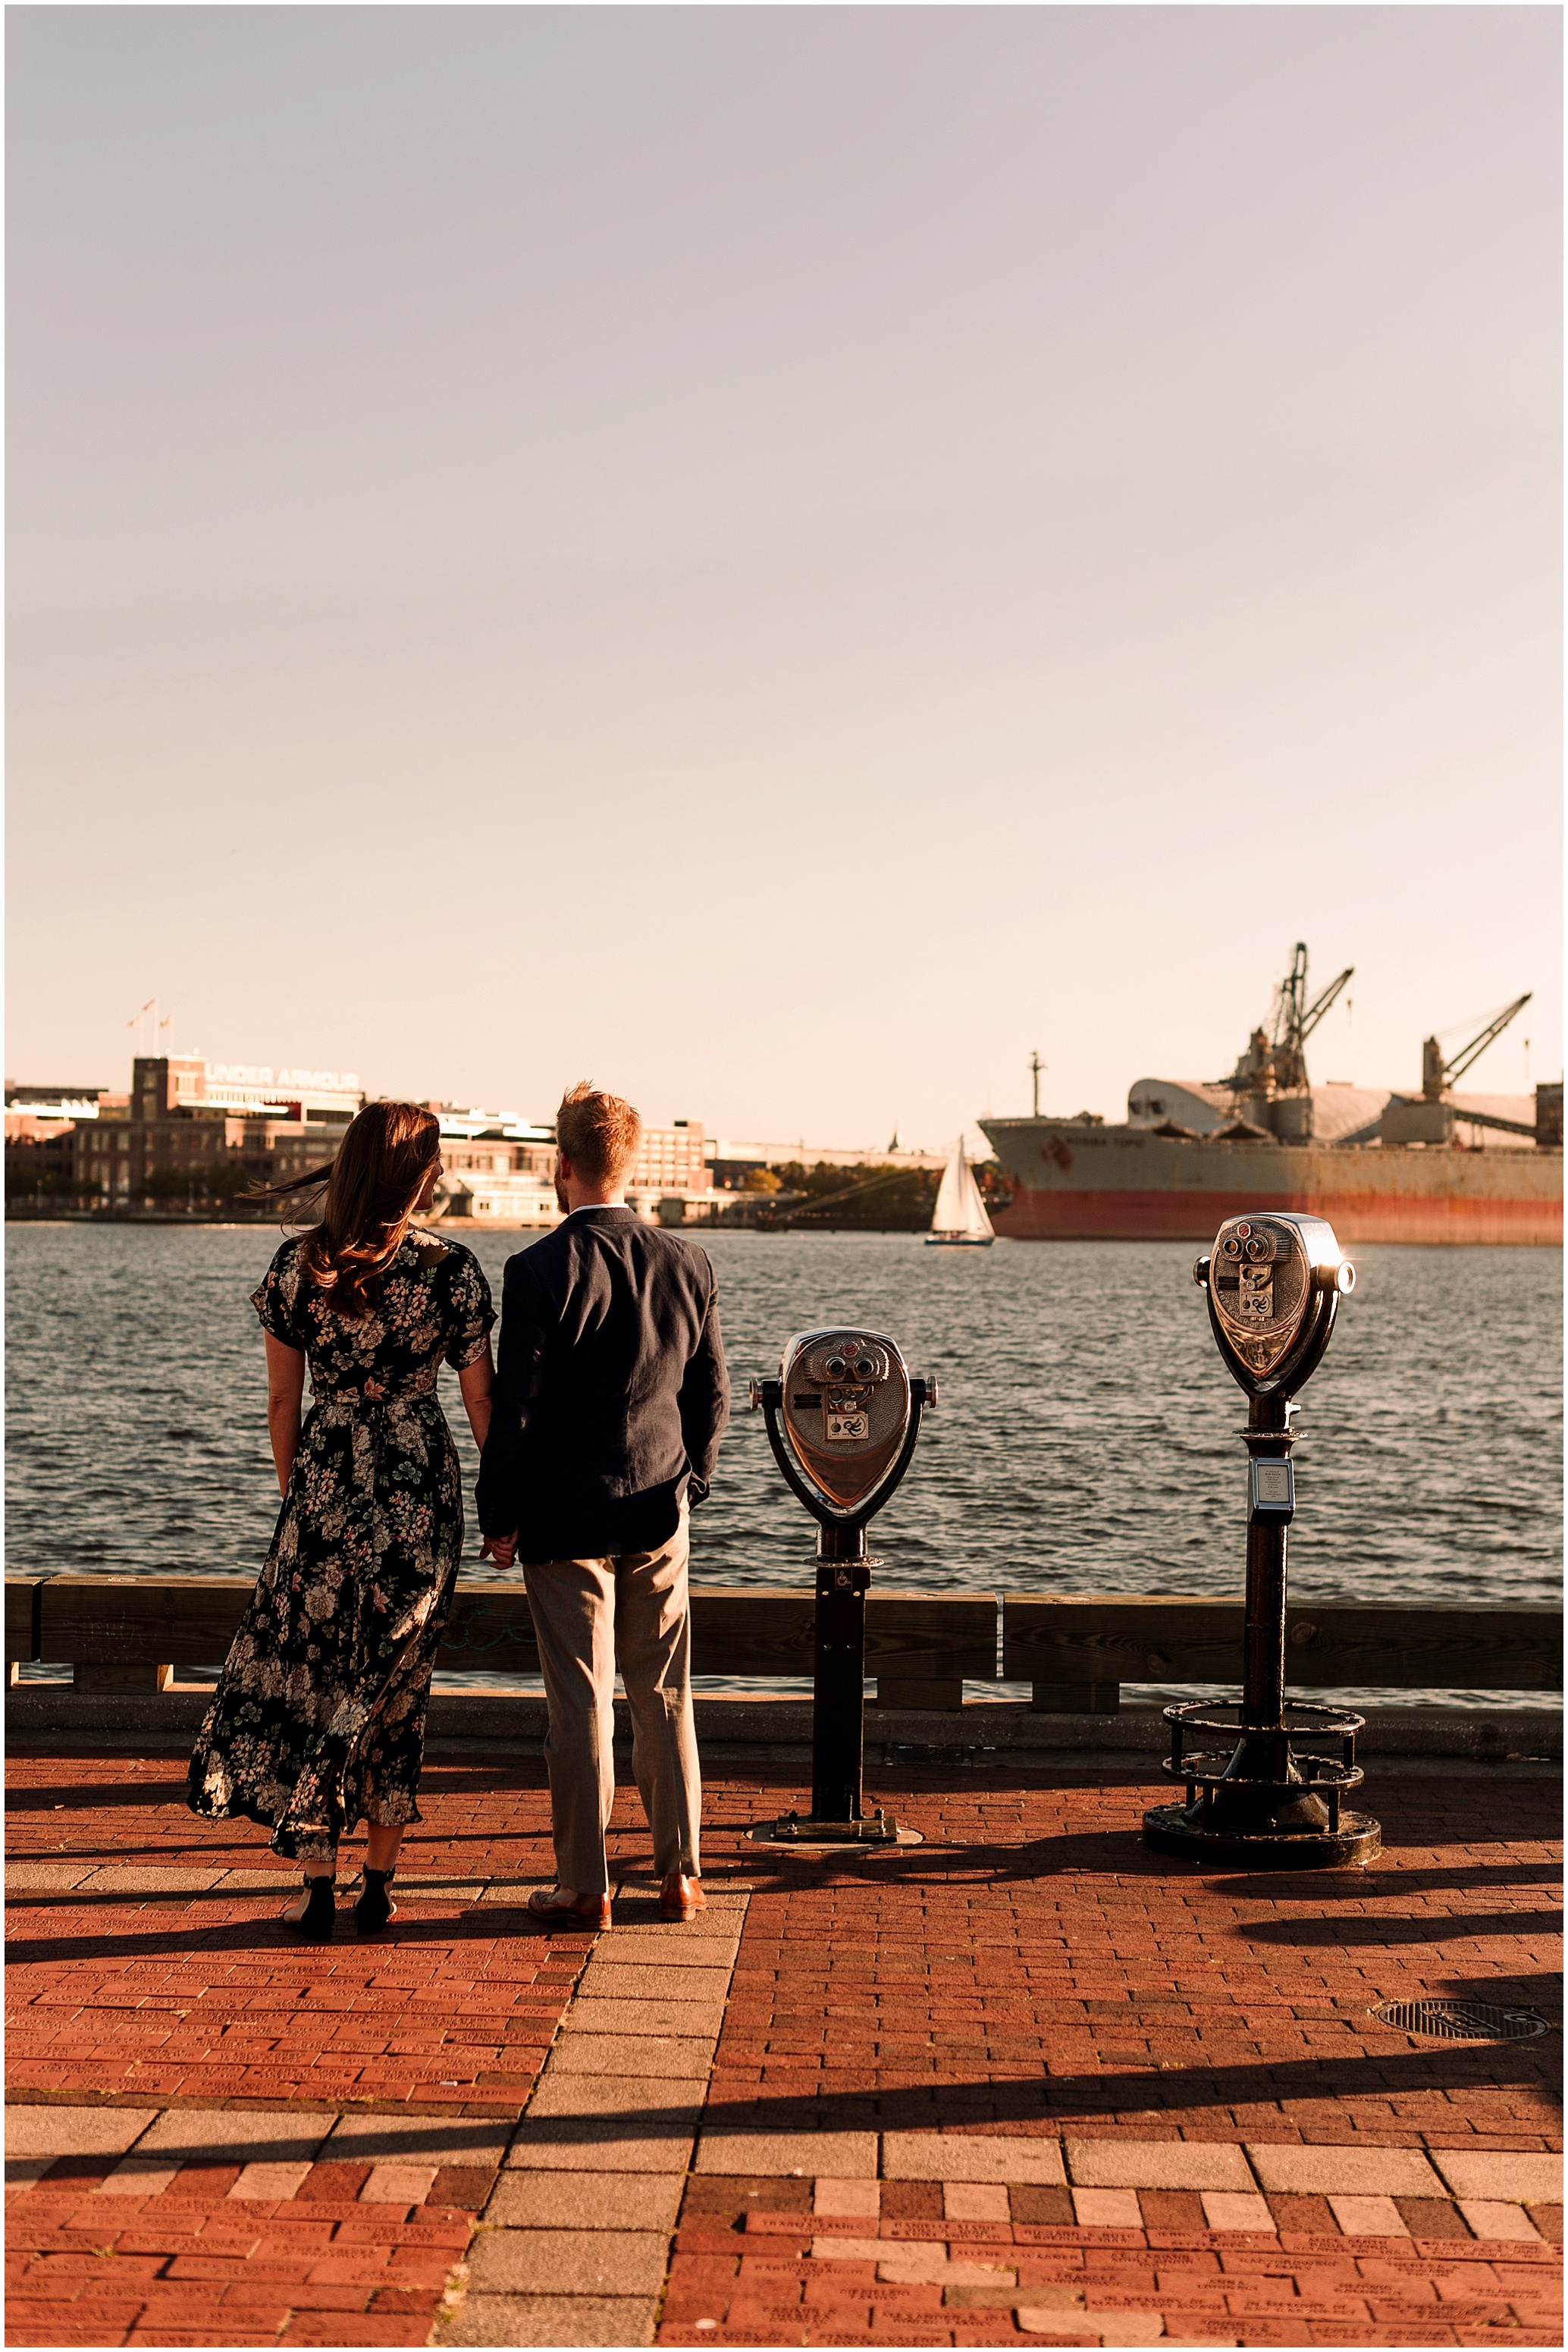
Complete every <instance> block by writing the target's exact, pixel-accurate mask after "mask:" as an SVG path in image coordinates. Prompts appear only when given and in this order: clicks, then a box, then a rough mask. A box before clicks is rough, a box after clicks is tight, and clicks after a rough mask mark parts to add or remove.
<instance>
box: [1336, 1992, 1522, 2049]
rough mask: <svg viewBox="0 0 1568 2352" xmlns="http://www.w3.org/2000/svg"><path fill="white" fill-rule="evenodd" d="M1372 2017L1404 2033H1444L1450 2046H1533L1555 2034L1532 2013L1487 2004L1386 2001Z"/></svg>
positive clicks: (1466, 2001) (1452, 2001)
mask: <svg viewBox="0 0 1568 2352" xmlns="http://www.w3.org/2000/svg"><path fill="white" fill-rule="evenodd" d="M1372 2013H1373V2017H1375V2018H1377V2019H1378V2020H1379V2021H1380V2022H1381V2023H1383V2024H1384V2025H1393V2026H1395V2027H1397V2028H1398V2030H1399V2032H1401V2033H1440V2034H1442V2035H1443V2036H1445V2038H1446V2039H1447V2040H1448V2041H1450V2042H1531V2041H1533V2040H1534V2038H1535V2036H1536V2035H1537V2034H1539V2033H1550V2032H1551V2031H1552V2028H1551V2026H1550V2025H1549V2024H1548V2023H1547V2021H1546V2020H1545V2018H1543V2017H1537V2015H1536V2013H1535V2011H1533V2010H1532V2009H1497V2008H1494V2007H1493V2005H1492V2004H1491V2002H1489V2001H1485V2000H1385V2001H1384V2002H1383V2003H1382V2004H1381V2005H1380V2006H1379V2007H1378V2008H1376V2009H1374V2010H1373V2012H1372Z"/></svg>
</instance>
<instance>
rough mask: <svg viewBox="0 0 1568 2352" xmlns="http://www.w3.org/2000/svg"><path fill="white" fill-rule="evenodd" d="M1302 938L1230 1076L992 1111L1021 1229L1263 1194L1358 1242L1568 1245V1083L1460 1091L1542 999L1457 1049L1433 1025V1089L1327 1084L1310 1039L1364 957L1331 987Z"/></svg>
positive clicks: (1098, 1223)
mask: <svg viewBox="0 0 1568 2352" xmlns="http://www.w3.org/2000/svg"><path fill="white" fill-rule="evenodd" d="M1307 971H1308V967H1307V950H1306V947H1305V946H1304V945H1303V944H1300V943H1298V945H1297V948H1296V951H1295V957H1294V960H1293V961H1292V964H1291V967H1290V971H1289V973H1288V974H1287V975H1286V978H1285V979H1284V980H1283V981H1282V982H1281V983H1280V985H1279V990H1278V991H1277V992H1276V995H1275V1003H1274V1011H1273V1016H1272V1020H1271V1023H1270V1024H1269V1025H1268V1027H1259V1028H1257V1029H1255V1030H1254V1031H1253V1033H1252V1035H1251V1037H1250V1038H1249V1040H1248V1042H1247V1049H1246V1051H1245V1052H1244V1053H1243V1054H1242V1055H1241V1056H1240V1058H1239V1059H1238V1061H1237V1066H1236V1067H1235V1069H1234V1070H1233V1071H1232V1072H1231V1074H1230V1076H1228V1077H1226V1078H1219V1079H1213V1080H1205V1079H1173V1078H1139V1079H1137V1080H1136V1081H1135V1082H1134V1084H1133V1086H1132V1087H1131V1090H1130V1092H1129V1095H1128V1098H1127V1117H1126V1118H1125V1120H1123V1121H1121V1123H1119V1124H1115V1125H1112V1124H1110V1123H1108V1122H1106V1121H1104V1120H1101V1119H1099V1118H1093V1117H1091V1116H1089V1114H1088V1113H1080V1114H1079V1116H1078V1117H1077V1118H1052V1117H1050V1116H1049V1115H1048V1114H1044V1113H1041V1112H1040V1110H1039V1108H1038V1103H1037V1108H1036V1110H1035V1112H1034V1114H1033V1115H1032V1116H1031V1117H1029V1118H983V1119H982V1120H981V1121H980V1126H981V1129H982V1130H983V1132H984V1135H985V1136H986V1138H987V1139H988V1140H989V1141H990V1144H991V1146H992V1149H993V1150H994V1152H995V1154H996V1157H997V1160H999V1162H1000V1163H1001V1166H1002V1169H1003V1171H1004V1172H1005V1174H1006V1176H1007V1177H1008V1178H1009V1180H1010V1181H1011V1182H1012V1184H1013V1186H1014V1188H1015V1189H1014V1193H1013V1199H1012V1202H1011V1204H1010V1205H1009V1206H1008V1207H1007V1208H1006V1209H1005V1210H1003V1211H1002V1212H1001V1213H999V1214H998V1215H997V1217H996V1219H995V1227H996V1231H997V1233H998V1234H1003V1235H1005V1236H1007V1237H1008V1238H1010V1239H1013V1240H1016V1241H1152V1240H1160V1241H1203V1240H1206V1239H1210V1238H1212V1237H1213V1235H1214V1234H1215V1230H1216V1228H1217V1227H1218V1226H1219V1225H1220V1223H1222V1222H1223V1221H1224V1219H1225V1218H1226V1217H1229V1216H1235V1215H1237V1214H1241V1213H1245V1212H1246V1211H1247V1210H1249V1209H1295V1210H1301V1211H1306V1212H1308V1213H1310V1214H1312V1215H1314V1216H1320V1217H1326V1218H1327V1219H1328V1221H1329V1223H1331V1225H1332V1226H1333V1228H1334V1231H1335V1233H1336V1234H1338V1235H1339V1238H1340V1239H1341V1240H1342V1241H1343V1242H1350V1243H1353V1242H1436V1243H1479V1242H1491V1243H1496V1242H1505V1243H1519V1244H1535V1245H1538V1246H1540V1245H1546V1246H1550V1245H1555V1246H1557V1247H1559V1248H1560V1247H1561V1246H1562V1242H1563V1087H1562V1082H1561V1080H1559V1081H1558V1082H1557V1083H1556V1084H1555V1085H1553V1086H1542V1087H1537V1088H1536V1089H1535V1093H1534V1096H1533V1097H1531V1096H1528V1095H1525V1096H1497V1095H1475V1094H1458V1093H1456V1092H1455V1086H1456V1082H1457V1081H1458V1079H1459V1078H1460V1077H1462V1076H1464V1074H1465V1072H1466V1071H1467V1070H1468V1069H1469V1068H1470V1067H1471V1066H1473V1065H1474V1063H1476V1062H1477V1061H1479V1058H1480V1056H1481V1055H1482V1054H1483V1053H1485V1051H1486V1050H1487V1047H1488V1046H1489V1045H1491V1044H1493V1043H1494V1041H1495V1040H1496V1039H1497V1038H1498V1037H1499V1036H1500V1035H1501V1034H1502V1032H1503V1030H1504V1029H1505V1028H1507V1026H1508V1025H1509V1024H1510V1021H1512V1020H1513V1018H1514V1017H1515V1015H1516V1014H1517V1013H1519V1012H1520V1011H1521V1008H1522V1007H1523V1006H1524V1005H1525V1004H1527V1003H1529V1001H1530V1000H1529V998H1528V996H1521V997H1520V998H1518V999H1516V1001H1515V1002H1514V1003H1512V1004H1510V1005H1508V1006H1505V1007H1504V1008H1503V1009H1502V1011H1501V1012H1500V1013H1497V1014H1495V1015H1494V1016H1493V1017H1492V1019H1491V1020H1490V1021H1489V1022H1488V1023H1487V1024H1486V1025H1485V1027H1484V1028H1483V1029H1482V1030H1481V1032H1480V1034H1479V1035H1478V1036H1476V1037H1472V1038H1471V1039H1469V1041H1468V1043H1467V1045H1465V1046H1463V1047H1462V1048H1461V1049H1460V1051H1459V1052H1458V1053H1457V1054H1454V1055H1451V1056H1446V1055H1445V1054H1444V1052H1443V1049H1442V1047H1441V1045H1439V1042H1438V1040H1437V1039H1436V1037H1428V1038H1427V1040H1426V1045H1425V1046H1424V1047H1423V1051H1422V1082H1421V1089H1420V1092H1419V1093H1418V1094H1410V1095H1403V1094H1398V1093H1394V1092H1393V1091H1391V1090H1389V1089H1387V1088H1372V1087H1352V1086H1317V1087H1314V1086H1313V1085H1312V1084H1311V1082H1310V1078H1309V1076H1308V1074H1307V1061H1306V1045H1307V1041H1308V1039H1309V1038H1310V1035H1311V1034H1312V1032H1313V1030H1314V1029H1315V1028H1316V1027H1317V1026H1318V1024H1319V1023H1320V1022H1321V1019H1322V1017H1323V1015H1324V1013H1327V1011H1328V1010H1329V1007H1330V1006H1331V1004H1332V1003H1334V1002H1335V1001H1336V1000H1337V998H1338V997H1339V995H1340V994H1341V992H1342V990H1343V989H1344V987H1345V984H1346V982H1348V981H1349V980H1350V979H1351V977H1352V971H1353V967H1352V969H1351V970H1350V971H1342V972H1341V973H1340V974H1339V975H1338V976H1337V978H1336V979H1335V980H1333V981H1332V982H1331V983H1330V985H1329V986H1328V987H1327V988H1326V989H1324V990H1323V992H1321V995H1320V996H1319V997H1317V998H1316V999H1315V1000H1312V999H1310V995H1309V990H1308V984H1307ZM1032 1066H1033V1067H1034V1068H1035V1070H1036V1087H1037V1088H1038V1083H1039V1081H1038V1062H1037V1061H1036V1063H1035V1064H1034V1065H1032Z"/></svg>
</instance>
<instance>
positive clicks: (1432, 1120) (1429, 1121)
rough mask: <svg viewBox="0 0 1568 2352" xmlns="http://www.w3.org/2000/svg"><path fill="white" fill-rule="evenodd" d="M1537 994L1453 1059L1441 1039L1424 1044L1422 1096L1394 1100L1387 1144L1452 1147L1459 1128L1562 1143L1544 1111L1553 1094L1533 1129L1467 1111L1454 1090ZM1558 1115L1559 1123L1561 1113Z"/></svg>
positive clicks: (1539, 1101) (1506, 1011)
mask: <svg viewBox="0 0 1568 2352" xmlns="http://www.w3.org/2000/svg"><path fill="white" fill-rule="evenodd" d="M1532 993H1533V992H1532V991H1531V990H1529V989H1527V990H1526V991H1525V992H1524V994H1523V995H1522V996H1516V997H1515V998H1514V1001H1513V1003H1511V1004H1505V1005H1504V1007H1503V1009H1502V1011H1501V1012H1500V1013H1493V1015H1492V1017H1491V1019H1490V1020H1489V1022H1488V1023H1487V1024H1486V1026H1485V1028H1484V1029H1482V1030H1480V1031H1479V1032H1478V1034H1476V1035H1475V1036H1474V1037H1472V1038H1471V1039H1470V1041H1469V1043H1468V1045H1461V1046H1460V1048H1459V1050H1458V1053H1457V1054H1456V1055H1454V1056H1453V1058H1452V1060H1449V1059H1447V1057H1446V1056H1445V1055H1444V1052H1443V1046H1442V1041H1441V1040H1440V1039H1439V1038H1436V1037H1428V1038H1426V1040H1425V1042H1424V1043H1423V1045H1422V1047H1421V1092H1420V1093H1419V1094H1418V1095H1390V1096H1389V1097H1388V1100H1387V1102H1386V1103H1385V1104H1384V1111H1383V1117H1382V1119H1381V1121H1380V1122H1379V1129H1380V1132H1381V1134H1382V1137H1383V1140H1384V1143H1451V1142H1452V1141H1453V1139H1454V1129H1455V1126H1456V1124H1463V1125H1464V1126H1466V1127H1485V1128H1492V1129H1496V1130H1497V1131H1498V1132H1499V1133H1500V1134H1502V1135H1528V1136H1529V1137H1530V1139H1531V1141H1532V1142H1534V1143H1546V1142H1555V1141H1556V1140H1557V1139H1558V1138H1557V1135H1555V1134H1553V1133H1552V1131H1551V1112H1550V1108H1549V1107H1547V1108H1543V1103H1545V1101H1546V1098H1547V1097H1548V1096H1549V1094H1550V1089H1547V1088H1538V1089H1537V1091H1536V1097H1535V1102H1536V1120H1535V1124H1534V1125H1533V1126H1530V1125H1528V1124H1527V1123H1526V1121H1525V1120H1523V1119H1521V1118H1498V1117H1497V1116H1496V1114H1495V1113H1494V1112H1492V1111H1485V1110H1462V1109H1461V1108H1459V1106H1458V1103H1456V1102H1455V1100H1454V1098H1453V1096H1452V1093H1451V1091H1450V1089H1451V1088H1452V1087H1453V1084H1454V1081H1455V1079H1456V1078H1462V1077H1463V1076H1464V1075H1465V1072H1466V1071H1467V1070H1468V1069H1469V1068H1471V1067H1472V1066H1474V1064H1475V1063H1477V1062H1479V1060H1480V1058H1481V1055H1483V1054H1484V1053H1485V1052H1486V1050H1487V1047H1488V1046H1489V1045H1492V1044H1494V1043H1495V1042H1496V1040H1497V1039H1498V1038H1499V1037H1500V1036H1501V1035H1502V1033H1503V1031H1504V1030H1505V1029H1506V1028H1507V1027H1508V1024H1509V1023H1510V1021H1511V1020H1513V1019H1514V1017H1515V1015H1516V1014H1518V1013H1522V1012H1523V1010H1524V1008H1525V1006H1526V1005H1527V1004H1528V1003H1530V999H1531V994H1532ZM1558 1116H1559V1118H1561V1113H1559V1114H1558ZM1348 1140H1350V1141H1352V1142H1355V1141H1358V1140H1363V1139H1361V1138H1357V1137H1353V1136H1352V1137H1351V1138H1349V1139H1348Z"/></svg>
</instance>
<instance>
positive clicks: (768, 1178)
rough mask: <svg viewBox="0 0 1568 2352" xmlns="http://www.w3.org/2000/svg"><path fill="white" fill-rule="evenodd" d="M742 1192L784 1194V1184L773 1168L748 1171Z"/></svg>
mask: <svg viewBox="0 0 1568 2352" xmlns="http://www.w3.org/2000/svg"><path fill="white" fill-rule="evenodd" d="M741 1190H742V1192H783V1190H784V1182H783V1180H782V1178H780V1177H777V1176H775V1175H774V1174H773V1170H772V1169H771V1168H752V1169H751V1170H749V1171H748V1172H747V1175H746V1180H745V1181H744V1183H743V1184H742V1187H741Z"/></svg>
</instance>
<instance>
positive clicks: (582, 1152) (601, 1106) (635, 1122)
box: [555, 1078, 642, 1184]
mask: <svg viewBox="0 0 1568 2352" xmlns="http://www.w3.org/2000/svg"><path fill="white" fill-rule="evenodd" d="M555 1140H556V1141H557V1143H558V1144H559V1145H560V1147H561V1149H562V1151H563V1153H564V1154H565V1156H566V1158H567V1159H568V1160H570V1161H571V1162H572V1165H573V1167H574V1169H575V1170H576V1171H577V1173H578V1174H579V1175H580V1176H586V1177H587V1179H588V1181H589V1182H590V1183H594V1184H618V1183H619V1182H620V1181H621V1180H622V1179H623V1177H624V1176H625V1175H626V1171H627V1170H628V1169H629V1168H630V1166H631V1164H632V1161H633V1160H635V1159H636V1158H637V1146H638V1144H639V1143H640V1142H641V1141H642V1118H641V1114H640V1113H639V1112H637V1111H635V1110H634V1109H633V1108H632V1106H631V1104H630V1103H629V1102H623V1101H622V1099H621V1097H620V1096H619V1095H606V1094H601V1093H600V1092H599V1091H598V1089H597V1088H596V1087H594V1086H593V1085H592V1084H591V1083H590V1081H589V1080H588V1079H586V1078H580V1079H579V1080H578V1082H577V1084H576V1085H575V1086H574V1087H568V1088H567V1089H566V1092H565V1093H564V1094H563V1096H562V1097H561V1108H560V1109H559V1110H558V1111H557V1112H556V1114H555Z"/></svg>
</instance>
